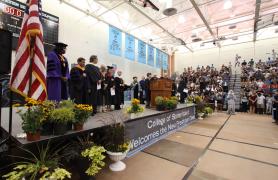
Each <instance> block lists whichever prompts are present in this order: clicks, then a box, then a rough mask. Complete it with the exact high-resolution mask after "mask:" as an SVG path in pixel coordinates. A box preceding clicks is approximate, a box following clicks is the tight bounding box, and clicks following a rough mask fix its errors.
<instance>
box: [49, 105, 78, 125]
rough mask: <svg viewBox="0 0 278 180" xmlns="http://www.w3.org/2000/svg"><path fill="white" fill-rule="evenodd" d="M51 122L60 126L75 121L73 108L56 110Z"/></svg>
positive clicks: (51, 116) (53, 112) (52, 114)
mask: <svg viewBox="0 0 278 180" xmlns="http://www.w3.org/2000/svg"><path fill="white" fill-rule="evenodd" d="M50 119H51V121H53V122H55V123H60V124H67V123H68V122H71V121H73V119H74V112H73V110H72V109H71V108H65V107H64V108H58V109H54V110H53V111H52V112H51V115H50Z"/></svg>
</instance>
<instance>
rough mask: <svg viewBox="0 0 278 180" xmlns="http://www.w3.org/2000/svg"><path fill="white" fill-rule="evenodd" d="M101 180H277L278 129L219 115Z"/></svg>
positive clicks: (254, 118)
mask: <svg viewBox="0 0 278 180" xmlns="http://www.w3.org/2000/svg"><path fill="white" fill-rule="evenodd" d="M125 163H126V165H127V169H126V170H125V171H123V172H111V171H109V170H108V168H107V167H106V168H105V169H104V170H102V171H101V173H99V174H98V176H97V179H98V180H154V179H157V180H180V179H190V180H204V179H206V180H208V179H213V180H214V179H218V180H224V179H234V180H241V179H242V180H256V179H258V180H261V179H264V180H272V179H273V180H277V179H278V126H277V125H276V124H274V123H272V119H271V117H270V116H265V115H250V114H243V113H238V114H237V115H233V116H228V115H227V114H225V113H214V114H213V115H212V116H211V117H209V118H207V119H205V120H199V121H197V122H195V123H193V124H191V125H190V126H188V127H186V128H184V129H182V130H180V131H179V132H176V133H175V134H172V135H171V136H169V137H167V138H166V139H163V140H161V141H158V142H157V143H156V144H154V145H152V146H151V147H149V148H147V149H145V150H144V151H143V152H140V153H138V154H136V155H135V156H133V157H131V158H129V159H126V160H125Z"/></svg>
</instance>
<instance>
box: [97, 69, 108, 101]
mask: <svg viewBox="0 0 278 180" xmlns="http://www.w3.org/2000/svg"><path fill="white" fill-rule="evenodd" d="M100 80H101V86H100V87H101V88H100V89H98V90H97V105H98V106H103V105H104V98H105V90H106V87H105V85H104V83H105V77H104V76H103V75H102V74H100Z"/></svg>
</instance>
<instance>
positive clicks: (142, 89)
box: [139, 76, 146, 104]
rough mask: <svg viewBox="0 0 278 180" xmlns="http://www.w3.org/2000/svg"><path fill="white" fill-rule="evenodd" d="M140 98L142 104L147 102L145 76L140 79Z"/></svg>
mask: <svg viewBox="0 0 278 180" xmlns="http://www.w3.org/2000/svg"><path fill="white" fill-rule="evenodd" d="M139 94H140V95H139V98H140V104H145V96H146V87H145V76H143V77H142V79H141V81H139Z"/></svg>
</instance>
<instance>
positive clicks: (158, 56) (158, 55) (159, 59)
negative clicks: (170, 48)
mask: <svg viewBox="0 0 278 180" xmlns="http://www.w3.org/2000/svg"><path fill="white" fill-rule="evenodd" d="M161 55H162V53H161V52H160V50H159V49H156V67H157V68H161Z"/></svg>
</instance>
